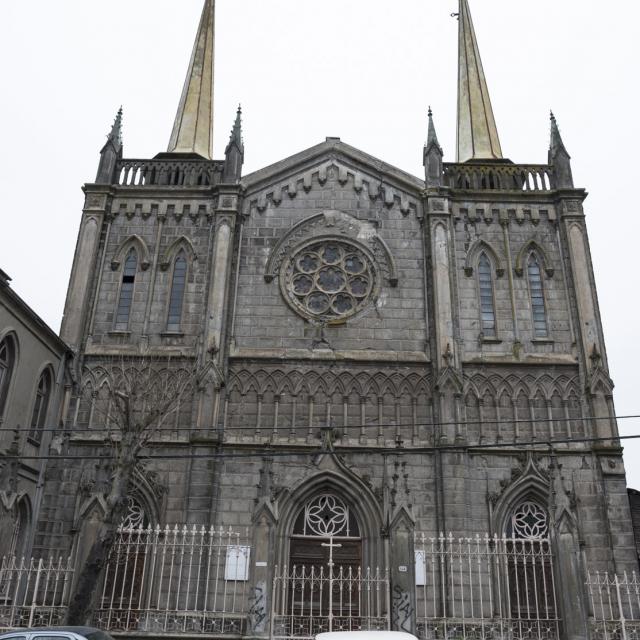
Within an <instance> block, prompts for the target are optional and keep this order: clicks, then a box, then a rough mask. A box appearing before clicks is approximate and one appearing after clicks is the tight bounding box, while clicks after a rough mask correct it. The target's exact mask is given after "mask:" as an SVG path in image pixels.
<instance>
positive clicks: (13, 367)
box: [0, 270, 72, 557]
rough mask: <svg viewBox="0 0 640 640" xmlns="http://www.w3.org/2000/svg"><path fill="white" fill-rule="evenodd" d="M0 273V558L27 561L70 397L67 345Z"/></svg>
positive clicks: (69, 361)
mask: <svg viewBox="0 0 640 640" xmlns="http://www.w3.org/2000/svg"><path fill="white" fill-rule="evenodd" d="M10 282H11V278H10V277H9V276H8V275H7V274H6V273H5V272H4V271H2V270H0V557H2V556H3V555H4V556H18V557H20V556H23V555H27V556H29V555H30V554H31V547H32V544H33V539H32V533H33V529H34V522H36V521H37V519H38V513H39V508H40V504H41V502H42V495H43V494H42V490H43V484H44V477H45V476H44V473H45V469H46V460H38V457H39V456H41V455H45V456H46V455H47V453H48V451H49V448H50V447H51V446H53V447H56V446H58V444H61V443H58V441H57V440H54V438H55V435H56V431H57V430H59V428H60V426H61V425H62V423H63V422H64V420H65V411H66V408H67V406H68V403H69V399H70V397H71V378H70V376H69V367H70V365H71V358H72V353H71V351H70V349H69V347H67V345H66V344H65V343H64V342H63V341H62V340H61V339H60V338H59V337H58V336H57V334H56V333H55V332H54V331H53V330H52V329H51V328H49V327H48V326H47V324H46V323H45V322H44V321H43V320H42V319H41V318H40V317H39V316H38V315H37V314H36V313H35V312H34V311H33V310H32V309H31V308H30V307H29V306H28V305H27V304H26V303H25V302H24V301H23V300H22V299H21V298H20V296H18V295H17V294H16V293H15V291H13V289H11V286H10Z"/></svg>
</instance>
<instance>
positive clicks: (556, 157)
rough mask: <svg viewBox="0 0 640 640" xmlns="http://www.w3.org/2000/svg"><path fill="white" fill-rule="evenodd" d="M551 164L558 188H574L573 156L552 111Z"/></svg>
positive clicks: (555, 184) (555, 185)
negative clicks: (563, 139)
mask: <svg viewBox="0 0 640 640" xmlns="http://www.w3.org/2000/svg"><path fill="white" fill-rule="evenodd" d="M549 164H550V165H551V169H552V171H553V177H554V187H555V188H556V189H573V174H572V172H571V156H570V155H569V152H568V151H567V148H566V147H565V146H564V142H563V141H562V136H561V135H560V129H559V127H558V123H557V121H556V117H555V116H554V115H553V111H552V112H551V141H550V144H549Z"/></svg>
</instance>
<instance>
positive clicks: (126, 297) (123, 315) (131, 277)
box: [115, 249, 138, 331]
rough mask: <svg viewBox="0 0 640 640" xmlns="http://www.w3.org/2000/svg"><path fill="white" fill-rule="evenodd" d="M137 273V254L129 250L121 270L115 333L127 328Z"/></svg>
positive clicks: (133, 250)
mask: <svg viewBox="0 0 640 640" xmlns="http://www.w3.org/2000/svg"><path fill="white" fill-rule="evenodd" d="M137 271H138V254H137V253H136V250H135V249H131V250H130V251H129V253H128V254H127V259H126V260H125V262H124V268H123V270H122V283H121V285H120V295H119V297H118V307H117V309H116V322H115V328H116V331H127V329H128V328H129V316H130V315H131V306H132V304H133V292H134V288H135V281H136V273H137Z"/></svg>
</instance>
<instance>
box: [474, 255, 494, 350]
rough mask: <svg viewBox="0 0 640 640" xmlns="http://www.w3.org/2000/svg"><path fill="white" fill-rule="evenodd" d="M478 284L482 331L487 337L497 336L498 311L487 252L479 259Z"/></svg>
mask: <svg viewBox="0 0 640 640" xmlns="http://www.w3.org/2000/svg"><path fill="white" fill-rule="evenodd" d="M478 285H479V289H480V313H481V320H482V333H483V335H484V336H485V337H487V338H495V337H496V312H495V307H494V300H493V280H492V278H491V262H489V258H487V255H486V254H485V253H483V254H481V255H480V260H479V261H478Z"/></svg>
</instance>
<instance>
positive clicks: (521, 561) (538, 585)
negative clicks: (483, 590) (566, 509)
mask: <svg viewBox="0 0 640 640" xmlns="http://www.w3.org/2000/svg"><path fill="white" fill-rule="evenodd" d="M506 533H507V538H508V542H507V553H508V568H507V571H508V583H509V591H508V594H507V595H508V597H509V603H510V610H511V615H512V616H513V617H514V618H520V619H522V618H525V619H532V618H536V619H542V618H549V617H553V618H555V617H556V616H557V614H556V613H555V606H556V605H555V603H556V600H555V584H554V578H553V567H552V559H551V554H550V541H549V514H548V512H547V510H546V509H545V508H543V507H542V506H540V505H539V504H538V503H536V502H534V501H532V500H525V501H523V502H521V503H520V504H519V505H518V507H517V508H516V509H515V510H514V511H513V513H512V514H511V518H510V519H509V522H508V524H507V531H506Z"/></svg>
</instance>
